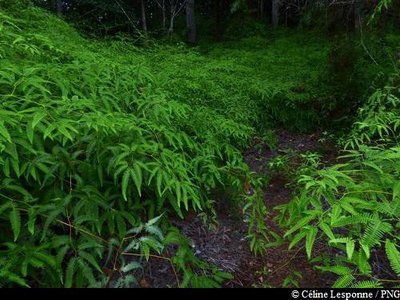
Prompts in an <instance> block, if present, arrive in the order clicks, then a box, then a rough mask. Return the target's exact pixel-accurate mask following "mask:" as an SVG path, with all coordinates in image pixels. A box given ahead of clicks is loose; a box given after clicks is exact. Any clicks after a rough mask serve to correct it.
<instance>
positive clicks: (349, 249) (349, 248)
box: [346, 241, 355, 260]
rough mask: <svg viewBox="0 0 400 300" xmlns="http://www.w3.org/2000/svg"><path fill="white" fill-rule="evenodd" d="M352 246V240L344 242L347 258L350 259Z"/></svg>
mask: <svg viewBox="0 0 400 300" xmlns="http://www.w3.org/2000/svg"><path fill="white" fill-rule="evenodd" d="M354 247H355V244H354V241H348V242H347V243H346V252H347V258H348V259H349V260H351V259H352V257H353V253H354Z"/></svg>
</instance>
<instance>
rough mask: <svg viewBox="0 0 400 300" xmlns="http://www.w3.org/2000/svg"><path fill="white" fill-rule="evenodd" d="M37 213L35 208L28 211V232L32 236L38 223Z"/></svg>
mask: <svg viewBox="0 0 400 300" xmlns="http://www.w3.org/2000/svg"><path fill="white" fill-rule="evenodd" d="M36 217H37V214H36V211H35V209H34V208H33V207H30V208H29V210H28V231H29V232H30V234H32V235H33V234H34V233H35V221H36Z"/></svg>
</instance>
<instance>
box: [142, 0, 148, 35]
mask: <svg viewBox="0 0 400 300" xmlns="http://www.w3.org/2000/svg"><path fill="white" fill-rule="evenodd" d="M145 1H146V0H141V1H140V7H141V10H142V29H143V31H144V32H145V33H146V32H147V20H146V5H145Z"/></svg>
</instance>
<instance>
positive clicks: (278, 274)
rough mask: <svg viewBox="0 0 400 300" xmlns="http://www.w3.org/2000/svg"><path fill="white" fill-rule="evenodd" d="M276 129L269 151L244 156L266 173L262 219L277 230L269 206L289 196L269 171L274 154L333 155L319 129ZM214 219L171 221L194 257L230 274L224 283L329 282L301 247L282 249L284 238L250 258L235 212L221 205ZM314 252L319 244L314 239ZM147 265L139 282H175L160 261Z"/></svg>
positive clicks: (284, 185) (279, 179)
mask: <svg viewBox="0 0 400 300" xmlns="http://www.w3.org/2000/svg"><path fill="white" fill-rule="evenodd" d="M276 134H277V137H278V145H277V147H276V149H275V150H270V149H269V148H268V147H267V146H263V147H251V148H250V149H248V151H246V153H245V154H244V156H245V159H246V162H247V163H248V165H249V166H250V168H251V169H252V171H254V172H256V173H258V174H260V175H265V174H269V175H272V178H271V180H270V181H269V186H268V187H267V188H266V189H265V191H264V199H265V203H266V206H267V208H268V211H269V215H268V218H267V220H266V222H267V225H268V228H271V229H272V230H274V231H275V232H276V233H278V234H280V235H283V231H282V229H281V228H280V227H279V225H278V224H277V223H276V222H275V220H274V217H275V216H276V214H277V212H276V210H274V207H276V206H277V205H281V204H284V203H288V202H289V201H290V200H291V199H292V193H293V191H292V190H291V189H290V187H288V186H287V184H288V183H289V182H288V180H287V179H286V178H285V177H284V176H282V175H276V174H273V173H271V170H269V168H268V162H269V161H270V160H271V159H272V158H274V157H276V156H277V155H279V154H280V153H285V152H287V151H293V150H294V151H297V152H299V153H302V152H307V151H313V152H324V161H325V162H326V163H329V162H332V161H334V160H335V157H336V152H335V150H334V148H333V147H332V148H330V149H327V148H326V145H325V146H324V147H325V148H323V146H322V145H321V143H320V142H319V138H320V134H319V133H315V134H311V135H306V134H298V133H289V132H287V131H285V130H278V131H277V132H276ZM217 221H218V225H217V226H216V228H214V229H210V228H208V227H207V225H204V223H203V222H202V220H200V219H199V218H198V217H189V218H187V219H185V220H179V221H176V222H174V223H175V225H176V226H177V227H179V228H180V230H181V232H182V233H183V234H185V235H186V236H187V237H189V238H190V239H191V240H192V241H193V244H192V248H193V251H194V253H195V255H196V256H198V257H199V258H202V259H204V260H205V261H207V262H209V263H212V264H213V265H215V266H217V267H219V268H220V269H222V270H223V271H226V272H230V273H231V274H233V275H234V278H233V279H232V280H230V281H228V282H227V283H225V285H224V286H225V287H231V288H237V287H283V286H284V281H285V279H286V278H289V277H293V278H295V279H296V281H297V283H298V284H299V286H300V287H303V288H306V287H307V288H311V287H320V288H322V287H329V286H331V284H332V278H329V277H328V276H327V275H325V274H323V273H321V272H317V271H315V270H314V269H313V267H312V266H311V265H310V263H309V262H308V259H307V257H306V254H305V250H304V249H303V248H301V246H300V247H297V248H294V249H291V250H288V243H284V244H282V245H281V246H279V247H274V248H271V249H268V250H267V252H266V253H265V255H263V256H258V257H256V256H254V255H253V254H252V253H251V252H250V249H249V244H248V241H247V239H246V235H247V227H246V224H245V223H244V221H243V220H242V218H241V216H239V215H235V214H234V213H232V212H229V211H228V210H225V209H222V210H220V211H218V219H217ZM315 251H316V252H318V251H324V249H323V248H322V247H319V245H318V243H316V245H315ZM151 270H153V272H150V273H148V272H146V273H148V274H144V276H145V278H146V279H145V284H141V285H142V286H143V285H148V286H149V287H150V286H151V287H165V286H175V284H174V283H173V282H174V277H173V276H172V275H171V274H170V273H171V272H170V270H169V267H168V266H167V265H166V264H165V263H161V262H157V263H156V265H154V264H153V266H152V268H151ZM295 272H299V273H301V275H302V277H301V278H300V277H296V276H294V274H295ZM147 278H149V279H147ZM145 287H146V286H145ZM286 287H293V285H290V284H289V285H288V286H286Z"/></svg>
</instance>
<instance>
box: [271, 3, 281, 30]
mask: <svg viewBox="0 0 400 300" xmlns="http://www.w3.org/2000/svg"><path fill="white" fill-rule="evenodd" d="M279 8H280V0H272V25H273V26H274V27H276V26H278V25H279Z"/></svg>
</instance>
